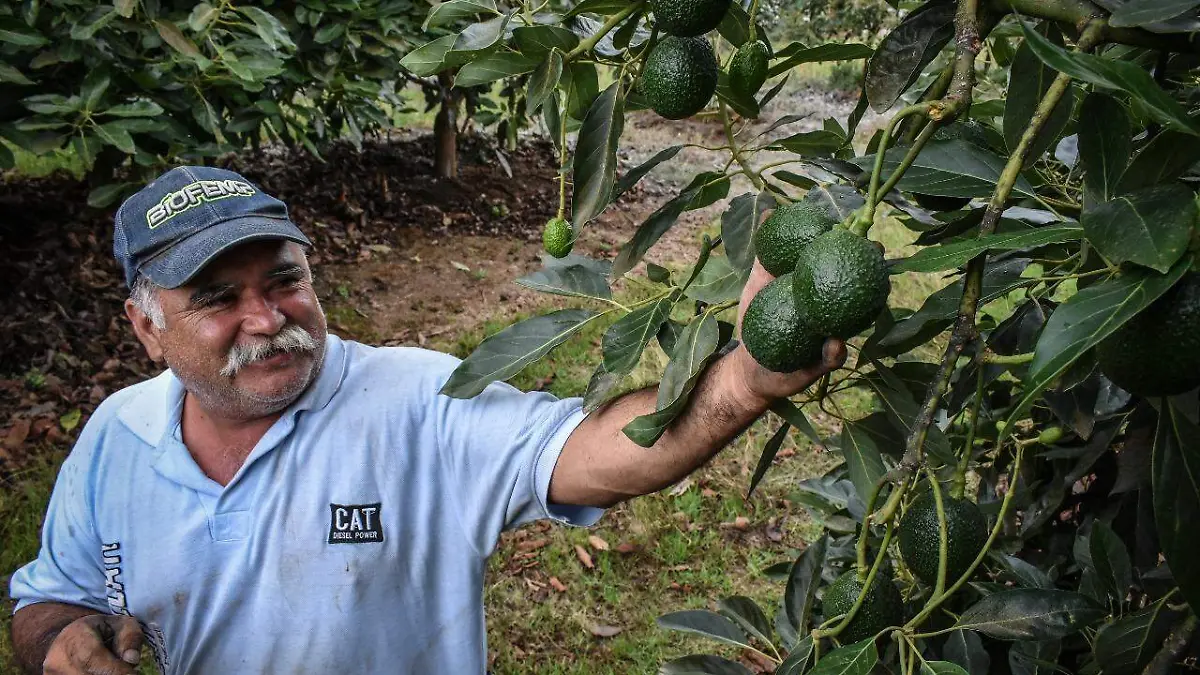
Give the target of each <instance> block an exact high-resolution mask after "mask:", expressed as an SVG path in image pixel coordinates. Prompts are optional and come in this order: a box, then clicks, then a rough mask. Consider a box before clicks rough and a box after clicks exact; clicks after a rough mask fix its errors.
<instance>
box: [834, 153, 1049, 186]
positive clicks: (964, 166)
mask: <svg viewBox="0 0 1200 675" xmlns="http://www.w3.org/2000/svg"><path fill="white" fill-rule="evenodd" d="M907 152H908V149H907V148H899V147H898V148H892V149H891V150H889V151H888V153H887V155H886V156H885V157H884V160H883V170H884V171H885V172H887V173H892V172H894V171H895V170H896V168H897V167H898V166H899V165H900V161H901V160H902V159H903V158H904V155H905V153H907ZM851 161H852V162H853V163H854V164H856V165H858V166H859V167H861V168H864V169H870V168H872V167H873V166H874V165H875V156H874V155H868V156H866V157H856V158H854V159H853V160H851ZM1004 164H1005V161H1004V160H1003V159H1002V158H1000V157H999V156H997V155H995V154H993V153H991V152H988V151H987V150H984V149H983V148H980V147H979V146H977V145H973V144H971V143H967V142H966V141H961V140H952V141H934V142H932V143H929V144H928V145H926V146H925V148H924V149H922V151H921V154H919V155H917V159H916V161H914V162H913V165H912V167H911V168H909V170H908V171H907V172H906V173H905V174H904V177H903V178H901V179H900V182H899V183H898V184H897V187H899V188H900V189H901V190H904V191H906V192H919V193H921V194H927V195H938V196H942V197H986V196H989V195H991V194H992V191H993V190H994V189H995V187H996V182H997V181H998V180H999V179H1000V173H1001V171H1003V170H1004ZM1013 193H1014V194H1018V195H1021V196H1023V197H1032V196H1034V191H1033V186H1032V185H1030V184H1029V181H1027V180H1025V177H1024V176H1019V177H1018V178H1017V182H1016V183H1015V184H1014V185H1013Z"/></svg>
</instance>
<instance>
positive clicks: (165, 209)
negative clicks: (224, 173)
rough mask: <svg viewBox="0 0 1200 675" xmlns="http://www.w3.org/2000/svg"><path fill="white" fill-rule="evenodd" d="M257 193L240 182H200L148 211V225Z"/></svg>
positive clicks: (152, 227)
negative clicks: (185, 212) (229, 199)
mask: <svg viewBox="0 0 1200 675" xmlns="http://www.w3.org/2000/svg"><path fill="white" fill-rule="evenodd" d="M254 193H255V189H254V186H253V185H250V184H249V183H247V182H245V181H240V180H232V179H230V180H199V181H196V182H194V183H189V184H187V185H185V186H183V187H182V188H180V189H178V190H176V191H174V192H169V193H167V195H166V196H165V197H163V198H162V201H160V202H159V203H157V204H155V205H154V206H152V207H150V210H149V211H146V224H147V225H149V226H150V229H152V230H153V229H154V228H156V227H158V226H159V225H162V224H163V223H165V222H167V221H168V220H170V219H172V218H174V217H175V216H177V215H179V214H181V213H183V212H184V211H187V210H188V209H190V208H193V207H196V206H200V205H201V204H204V203H205V202H215V201H218V200H220V199H225V198H226V197H249V196H251V195H253V194H254Z"/></svg>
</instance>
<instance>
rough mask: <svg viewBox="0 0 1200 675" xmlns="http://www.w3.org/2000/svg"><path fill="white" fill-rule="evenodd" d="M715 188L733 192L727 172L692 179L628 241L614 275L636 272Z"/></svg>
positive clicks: (617, 259)
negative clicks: (669, 231)
mask: <svg viewBox="0 0 1200 675" xmlns="http://www.w3.org/2000/svg"><path fill="white" fill-rule="evenodd" d="M712 185H724V186H725V189H726V190H728V189H729V177H728V176H726V175H725V174H723V173H716V172H705V173H702V174H699V175H698V176H696V177H695V178H693V179H692V182H691V183H690V184H689V185H688V186H687V187H686V188H684V189H683V191H682V192H680V193H679V195H677V196H676V197H675V198H674V199H672V200H671V201H669V202H667V203H666V204H663V205H662V206H660V207H658V209H657V210H655V211H654V213H651V214H650V215H649V217H647V218H646V220H645V221H644V222H642V224H641V225H640V226H638V229H637V232H635V233H634V235H633V238H632V239H630V240H629V241H627V242H625V244H624V245H623V246H622V247H621V251H620V253H618V254H617V258H616V260H614V261H613V271H612V273H613V276H614V277H621V276H624V275H625V273H627V272H629V271H630V270H632V269H633V268H634V267H635V266H636V265H637V264H638V263H639V262H641V260H642V258H643V257H644V256H645V255H646V252H647V251H649V250H650V247H651V246H653V245H654V244H655V243H656V242H658V240H659V239H661V238H662V236H663V235H664V234H666V233H667V230H670V229H671V226H672V225H674V224H675V221H676V220H678V218H679V216H680V214H682V213H683V212H684V211H686V210H688V209H689V208H692V206H691V205H692V204H693V203H695V202H696V199H697V198H698V197H699V196H700V195H701V194H704V193H706V192H707V193H709V194H711V192H710V190H711V187H710V186H712Z"/></svg>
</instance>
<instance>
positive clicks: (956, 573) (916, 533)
mask: <svg viewBox="0 0 1200 675" xmlns="http://www.w3.org/2000/svg"><path fill="white" fill-rule="evenodd" d="M942 508H943V509H944V511H945V513H946V585H947V586H949V585H950V584H952V583H954V582H955V581H956V580H958V578H959V577H961V576H962V575H963V573H964V572H966V571H967V568H969V567H970V566H971V563H973V562H975V557H976V556H978V555H979V552H980V551H981V550H983V545H984V544H985V543H987V538H988V529H987V519H986V518H985V517H984V516H983V513H982V512H981V511H980V510H979V507H978V506H976V505H975V503H974V502H971V501H968V500H966V499H955V498H954V497H951V496H949V495H942ZM898 534H899V541H900V555H901V557H903V558H904V564H905V565H908V569H910V570H912V573H913V576H915V577H917V578H918V579H920V580H921V581H923V582H925V583H926V584H928V585H930V586H933V585H935V584H936V583H937V575H938V563H939V558H940V555H941V554H940V551H939V548H940V543H941V524H940V523H939V522H938V513H937V500H936V499H935V498H934V496H933V493H932V492H926V493H924V494H922V495H921V496H920V497H917V498H916V499H915V500H913V503H912V505H910V506H909V507H908V511H906V512H905V513H904V517H903V518H902V519H901V520H900V528H899V532H898Z"/></svg>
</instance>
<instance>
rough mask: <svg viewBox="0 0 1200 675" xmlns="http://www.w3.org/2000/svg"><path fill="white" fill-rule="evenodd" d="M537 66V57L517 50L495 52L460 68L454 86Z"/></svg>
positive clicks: (515, 73)
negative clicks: (519, 52) (525, 54)
mask: <svg viewBox="0 0 1200 675" xmlns="http://www.w3.org/2000/svg"><path fill="white" fill-rule="evenodd" d="M537 67H538V61H537V59H534V58H531V57H528V56H524V55H522V54H518V53H516V52H493V53H491V54H486V55H484V56H483V57H482V58H478V59H475V60H474V61H471V62H470V63H468V64H467V65H465V66H463V67H462V68H460V69H459V71H458V74H457V75H455V76H454V86H456V87H475V86H479V85H481V84H487V83H489V82H495V81H496V80H500V79H503V78H505V77H512V76H514V75H523V74H525V73H529V72H532V71H533V70H534V69H535V68H537ZM559 74H560V75H561V74H562V71H559ZM556 82H557V81H556ZM551 88H553V85H551Z"/></svg>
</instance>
